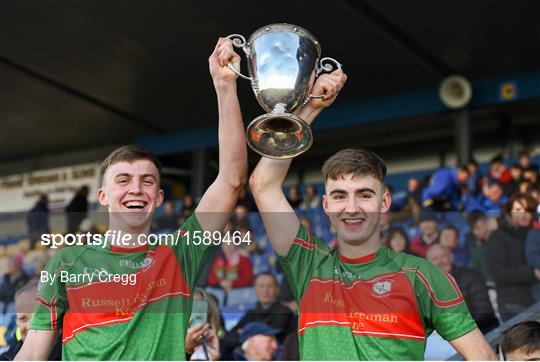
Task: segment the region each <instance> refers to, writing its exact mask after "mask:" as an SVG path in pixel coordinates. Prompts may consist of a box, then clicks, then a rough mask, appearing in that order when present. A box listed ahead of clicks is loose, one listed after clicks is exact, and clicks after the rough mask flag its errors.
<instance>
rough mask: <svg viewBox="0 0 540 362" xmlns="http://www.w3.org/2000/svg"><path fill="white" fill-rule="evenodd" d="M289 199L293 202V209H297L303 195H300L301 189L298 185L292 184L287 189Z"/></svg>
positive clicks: (290, 202)
mask: <svg viewBox="0 0 540 362" xmlns="http://www.w3.org/2000/svg"><path fill="white" fill-rule="evenodd" d="M287 201H289V204H291V207H292V208H293V209H297V208H299V207H300V205H301V204H302V197H301V196H300V189H299V188H298V186H297V185H292V186H290V187H289V191H287Z"/></svg>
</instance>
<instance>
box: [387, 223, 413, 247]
mask: <svg viewBox="0 0 540 362" xmlns="http://www.w3.org/2000/svg"><path fill="white" fill-rule="evenodd" d="M394 234H401V235H402V236H403V238H404V239H405V250H403V252H404V253H407V252H409V251H410V243H409V237H408V236H407V233H406V232H405V230H403V229H402V228H399V227H394V228H392V229H390V231H389V232H388V248H389V249H392V248H391V246H390V240H392V237H393V236H394Z"/></svg>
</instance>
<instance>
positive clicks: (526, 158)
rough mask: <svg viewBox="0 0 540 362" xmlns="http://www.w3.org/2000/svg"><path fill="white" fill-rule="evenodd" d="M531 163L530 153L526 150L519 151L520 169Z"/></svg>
mask: <svg viewBox="0 0 540 362" xmlns="http://www.w3.org/2000/svg"><path fill="white" fill-rule="evenodd" d="M531 164H532V162H531V154H530V153H529V152H527V151H521V152H520V153H519V166H520V167H521V169H523V170H524V169H526V168H527V167H529V166H530V165H531Z"/></svg>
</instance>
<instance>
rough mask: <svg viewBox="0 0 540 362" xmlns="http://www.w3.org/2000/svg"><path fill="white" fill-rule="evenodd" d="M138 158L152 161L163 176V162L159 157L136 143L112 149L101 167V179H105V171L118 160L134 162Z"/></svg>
mask: <svg viewBox="0 0 540 362" xmlns="http://www.w3.org/2000/svg"><path fill="white" fill-rule="evenodd" d="M138 160H148V161H150V162H152V163H153V164H154V165H155V166H156V168H157V169H158V173H159V177H160V178H161V162H159V160H158V158H157V157H156V156H155V155H154V154H153V153H152V152H150V151H148V150H147V149H146V148H144V147H141V146H135V145H127V146H122V147H119V148H117V149H116V150H114V151H112V152H111V153H110V154H109V155H108V156H107V158H105V159H104V160H103V162H102V163H101V166H100V168H99V171H100V175H101V179H102V180H103V175H104V174H105V171H107V169H108V168H109V167H110V166H111V165H112V164H114V163H117V162H122V161H126V162H134V161H138Z"/></svg>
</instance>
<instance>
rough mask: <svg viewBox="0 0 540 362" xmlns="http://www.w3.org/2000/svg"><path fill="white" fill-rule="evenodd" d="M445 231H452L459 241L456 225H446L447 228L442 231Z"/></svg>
mask: <svg viewBox="0 0 540 362" xmlns="http://www.w3.org/2000/svg"><path fill="white" fill-rule="evenodd" d="M443 230H452V231H453V232H454V234H456V237H457V238H458V239H459V231H458V229H457V227H455V226H454V225H446V226H445V227H443V228H442V229H441V233H442V231H443Z"/></svg>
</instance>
